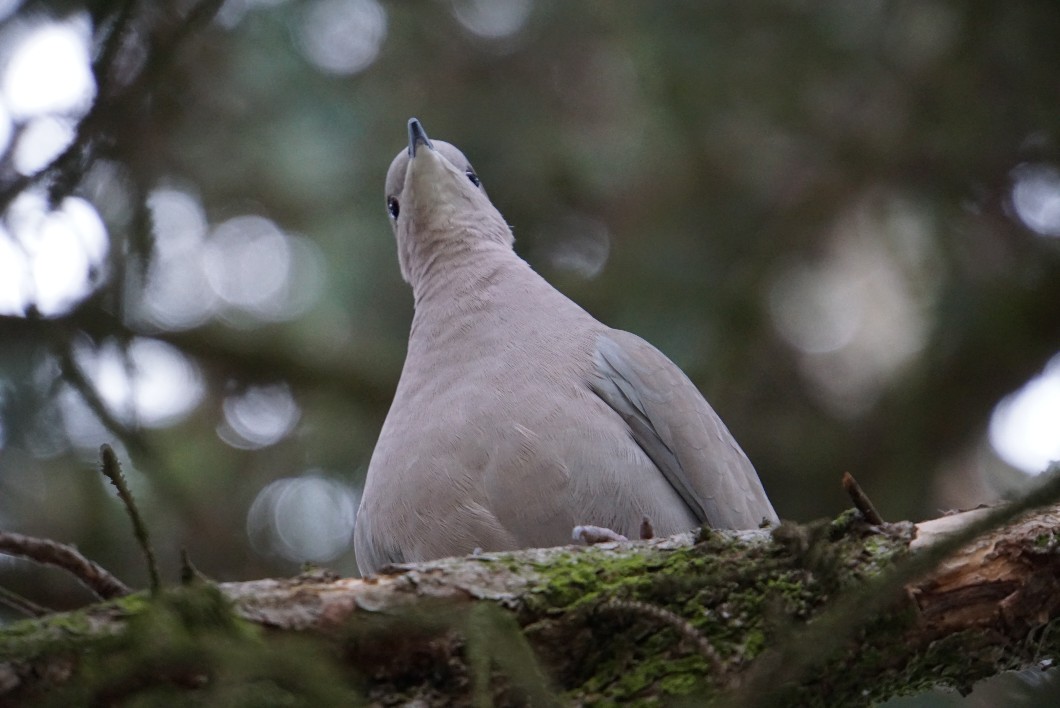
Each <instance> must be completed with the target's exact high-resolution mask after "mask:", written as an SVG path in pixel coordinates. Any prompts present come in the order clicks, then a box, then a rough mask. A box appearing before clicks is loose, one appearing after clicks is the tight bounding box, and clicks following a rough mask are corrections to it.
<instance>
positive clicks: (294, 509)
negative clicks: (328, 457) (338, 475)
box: [247, 473, 358, 563]
mask: <svg viewBox="0 0 1060 708" xmlns="http://www.w3.org/2000/svg"><path fill="white" fill-rule="evenodd" d="M357 503H358V497H357V494H356V492H354V490H353V489H352V488H351V487H349V486H348V485H346V484H343V483H342V482H339V481H337V480H334V479H330V478H328V477H325V476H323V475H322V474H319V473H309V474H306V475H303V476H301V477H288V478H284V479H278V480H276V481H274V482H272V483H270V484H269V485H268V486H266V487H265V488H264V489H262V490H261V492H259V493H258V496H257V498H255V499H254V503H253V504H251V506H250V510H249V511H248V512H247V535H248V536H249V537H250V541H251V544H252V545H253V546H254V548H255V550H257V552H258V553H261V554H262V555H266V556H271V555H278V556H281V557H283V558H286V559H287V560H290V561H294V562H296V563H303V562H306V561H312V562H324V561H330V560H332V559H334V558H336V557H338V556H339V555H340V554H341V553H342V552H343V551H345V550H346V549H347V548H348V547H349V545H350V541H351V539H352V536H353V523H354V515H355V513H356V511H357Z"/></svg>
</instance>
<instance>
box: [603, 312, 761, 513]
mask: <svg viewBox="0 0 1060 708" xmlns="http://www.w3.org/2000/svg"><path fill="white" fill-rule="evenodd" d="M591 385H592V388H593V391H594V392H595V393H596V394H597V395H598V396H599V397H600V398H601V399H602V400H603V401H604V402H605V403H607V405H608V406H610V407H611V408H612V409H613V410H614V411H615V412H616V413H618V414H619V415H620V416H621V417H622V419H623V420H625V422H626V424H627V425H628V426H629V431H630V435H631V436H632V438H633V440H634V441H635V442H636V443H637V444H638V445H639V446H640V447H641V449H643V450H644V452H645V453H646V454H647V456H648V457H649V458H650V459H651V461H652V462H653V463H655V466H656V467H657V468H658V469H659V471H660V472H661V473H662V474H663V475H664V476H665V477H666V480H667V481H668V482H669V483H670V485H671V486H672V487H673V488H674V490H675V491H677V493H678V494H679V495H680V497H681V499H683V500H684V502H685V504H686V505H687V506H688V508H689V509H690V510H691V511H692V513H693V515H694V516H695V517H696V518H697V519H698V520H699V521H700V523H703V524H709V525H710V526H713V527H718V528H753V527H756V526H758V525H759V524H760V523H761V522H762V521H763V519H764V520H766V521H769V522H771V523H775V522H776V521H777V516H776V512H774V511H773V507H772V505H771V504H770V503H769V499H768V497H767V496H766V493H765V490H763V489H762V484H761V482H760V481H759V479H758V474H757V473H756V472H755V470H754V467H753V466H752V465H751V462H750V461H749V460H748V459H747V456H746V455H744V453H743V450H741V449H740V447H739V445H737V444H736V441H735V440H734V439H733V437H732V434H731V433H729V430H728V429H727V428H726V427H725V424H724V423H723V422H722V421H721V419H720V418H719V417H718V415H717V413H715V412H714V410H713V409H712V408H711V407H710V405H709V404H708V403H707V402H706V400H705V399H704V398H703V396H702V395H701V394H700V393H699V391H698V390H697V389H696V387H695V386H694V385H693V384H692V382H691V381H690V380H689V379H688V377H687V376H685V375H684V373H683V372H682V371H681V370H680V369H679V368H677V366H676V365H675V364H674V363H673V362H671V361H670V360H669V359H667V358H666V356H665V355H664V354H663V353H662V352H660V351H659V350H658V349H656V348H655V347H653V346H651V345H650V344H648V343H647V342H645V341H644V340H643V339H641V338H640V337H637V336H636V335H633V334H630V333H628V332H622V331H620V330H611V331H610V332H608V333H606V334H602V335H600V337H599V339H598V341H597V350H596V376H595V377H594V378H593V380H592V383H591Z"/></svg>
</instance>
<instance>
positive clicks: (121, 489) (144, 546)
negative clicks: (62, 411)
mask: <svg viewBox="0 0 1060 708" xmlns="http://www.w3.org/2000/svg"><path fill="white" fill-rule="evenodd" d="M99 457H100V460H101V466H100V470H101V471H102V472H103V474H104V476H106V478H107V479H109V480H110V483H111V484H113V485H114V487H115V488H116V489H117V490H118V496H119V497H120V498H121V500H122V503H124V504H125V510H126V511H127V512H129V518H130V519H131V520H132V525H133V534H134V535H135V536H136V540H137V542H138V543H139V544H140V549H141V550H142V551H143V552H144V559H145V560H146V561H147V573H148V575H149V576H150V578H151V593H152V594H157V593H158V592H159V590H161V588H162V582H161V581H160V580H159V577H158V564H157V563H155V552H154V551H153V550H152V549H151V539H150V538H149V537H148V534H147V527H146V526H145V525H144V522H143V519H142V518H141V517H140V511H139V509H137V508H136V500H135V499H133V495H132V492H130V491H129V485H127V484H126V483H125V475H123V474H122V473H121V464H120V463H119V462H118V456H117V455H115V454H114V450H112V449H111V447H110V445H107V444H106V443H104V444H103V445H101V446H100V448H99Z"/></svg>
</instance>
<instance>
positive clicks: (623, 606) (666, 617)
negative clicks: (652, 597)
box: [597, 600, 727, 677]
mask: <svg viewBox="0 0 1060 708" xmlns="http://www.w3.org/2000/svg"><path fill="white" fill-rule="evenodd" d="M597 611H599V612H605V611H606V612H616V613H619V614H630V615H643V616H645V617H648V618H650V619H653V620H655V621H656V622H658V623H659V624H665V625H668V626H670V627H672V628H673V629H675V630H677V633H678V634H680V635H681V636H682V637H684V638H685V639H688V640H690V641H691V642H692V644H694V645H695V647H696V649H697V650H698V651H699V653H700V654H701V655H702V656H703V658H704V659H706V660H707V661H708V662H709V663H710V667H711V669H712V673H713V675H714V676H717V677H725V676H726V675H727V672H726V671H725V662H724V661H723V660H722V658H721V655H720V654H718V650H717V649H715V648H714V646H713V645H712V644H711V643H710V640H709V639H707V637H706V635H704V634H703V633H702V632H700V631H699V630H698V629H696V628H695V627H694V626H693V625H692V623H691V622H689V621H688V620H686V619H685V618H684V617H681V616H680V615H678V614H675V613H673V612H671V611H670V610H668V609H666V608H665V607H659V606H657V605H652V604H649V603H647V602H640V601H637V600H611V601H609V602H605V603H604V604H603V605H601V606H600V607H599V608H597Z"/></svg>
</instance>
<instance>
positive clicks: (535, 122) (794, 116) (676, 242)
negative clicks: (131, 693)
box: [0, 0, 1060, 705]
mask: <svg viewBox="0 0 1060 708" xmlns="http://www.w3.org/2000/svg"><path fill="white" fill-rule="evenodd" d="M218 4H219V3H212V4H211V3H201V4H196V3H191V2H174V3H159V4H154V3H126V2H105V1H97V2H23V3H19V2H12V1H11V0H7V1H6V2H3V1H0V17H3V24H2V26H0V148H2V150H3V154H2V158H0V188H2V196H0V206H3V207H4V209H5V211H4V215H3V221H2V222H0V224H2V227H0V445H2V447H0V526H2V527H3V528H5V529H8V530H14V531H19V532H22V533H27V534H34V535H39V536H45V537H48V538H52V539H55V540H58V541H63V542H71V543H76V544H77V545H78V546H79V547H80V548H81V550H82V551H84V552H85V553H86V554H87V555H89V556H90V557H92V558H94V559H95V560H97V561H99V562H100V563H102V564H103V565H104V566H106V567H108V568H109V569H111V570H112V571H114V572H115V573H116V574H117V575H119V576H120V577H122V578H123V579H125V580H126V581H128V582H130V583H131V584H134V585H137V586H143V585H144V584H145V582H146V573H145V571H144V569H143V564H142V562H141V559H140V555H139V552H138V551H137V549H136V546H135V542H134V540H133V537H132V534H131V533H130V532H129V528H128V524H127V520H126V518H125V514H124V511H123V509H122V508H121V506H120V505H119V503H118V502H117V500H116V499H115V495H114V494H113V492H112V490H110V489H109V488H108V487H107V485H106V484H105V482H104V480H103V479H102V478H101V477H100V475H98V474H96V473H95V469H96V467H97V464H98V463H97V451H98V447H99V445H100V444H101V443H104V442H108V443H111V444H112V445H114V446H115V447H116V448H117V449H118V451H119V455H120V456H121V457H122V459H123V460H124V461H125V467H126V472H127V474H128V475H129V477H130V479H131V482H132V484H133V488H134V491H135V493H136V494H137V496H138V499H139V501H140V504H141V506H142V510H143V513H144V514H145V516H146V518H147V520H148V523H149V526H150V529H151V531H152V533H153V535H154V542H155V546H156V551H157V553H158V555H159V557H160V559H161V561H162V563H163V571H164V573H165V574H166V576H167V578H168V579H169V580H171V581H172V580H174V579H175V578H176V575H177V569H178V562H177V556H178V551H179V549H180V548H186V549H187V550H188V552H189V554H190V556H191V558H192V560H193V562H194V563H195V564H196V565H197V566H198V567H199V568H200V569H201V570H202V571H203V572H205V573H207V574H208V575H210V576H212V577H215V578H218V579H221V580H240V579H251V578H258V577H263V576H268V575H278V574H290V573H292V572H296V571H297V569H298V568H299V565H300V563H301V562H302V561H315V562H318V563H322V564H325V565H327V566H329V567H332V568H334V569H336V570H338V571H339V572H342V573H346V574H353V573H355V572H356V566H355V562H354V558H353V553H352V545H351V544H350V530H351V529H352V521H353V513H354V510H355V509H356V503H357V493H358V490H359V488H360V485H361V484H362V482H363V475H364V471H365V469H366V467H367V462H368V459H369V456H370V454H371V451H372V446H373V444H374V441H375V436H376V435H377V433H378V430H379V426H380V424H381V422H382V419H383V416H384V415H385V413H386V409H387V406H388V403H389V398H390V395H391V394H392V392H393V389H394V386H395V385H396V382H397V377H398V373H399V371H400V368H401V364H402V359H403V355H404V347H405V342H406V336H407V332H408V326H409V322H410V318H411V307H412V304H411V293H410V291H409V290H408V288H407V286H406V285H405V284H404V283H403V282H402V281H401V278H400V275H399V273H398V267H397V259H396V254H395V249H394V243H393V238H392V235H391V233H390V228H389V225H388V222H387V218H386V212H385V209H384V199H383V178H384V175H385V172H386V168H387V166H388V165H389V163H390V160H391V159H392V157H393V156H394V154H395V153H397V152H398V151H399V150H401V149H403V147H404V145H405V143H406V136H405V123H406V121H407V119H408V118H409V117H410V116H417V117H418V118H420V119H421V120H422V121H423V123H424V125H425V126H426V128H427V131H428V132H429V134H430V135H431V136H432V137H436V138H440V139H444V140H447V141H449V142H452V143H455V144H456V145H458V146H460V147H461V148H462V149H463V150H464V152H465V153H466V154H467V155H468V156H469V157H470V159H471V160H472V161H473V163H474V164H475V168H476V170H477V172H478V174H479V175H480V177H481V178H482V180H483V182H484V184H485V186H486V188H487V190H488V191H489V194H490V196H491V197H492V199H493V201H494V203H495V204H496V205H497V206H498V208H499V209H500V210H501V212H502V213H503V214H504V215H505V217H506V218H507V219H508V221H509V222H510V223H511V224H512V225H513V229H514V232H515V235H516V249H517V251H518V252H519V253H520V254H521V255H522V256H523V257H525V258H526V259H527V260H528V261H529V262H530V263H531V264H532V265H533V266H534V267H535V268H536V269H537V270H539V271H540V272H541V273H543V274H544V275H545V277H546V278H547V279H549V280H550V281H551V282H552V283H554V284H555V285H556V286H557V287H558V288H559V289H561V290H562V291H563V292H565V293H566V294H568V295H569V296H570V297H571V298H573V299H574V300H575V301H577V302H579V303H580V304H582V305H583V306H584V307H585V308H586V309H588V310H589V311H590V312H591V313H592V314H594V315H595V316H596V317H597V318H598V319H600V320H602V321H604V322H606V323H608V324H610V325H612V326H615V327H618V328H622V329H627V330H630V331H633V332H636V333H637V334H639V335H641V336H643V337H645V338H646V339H648V340H649V341H651V342H653V343H654V344H656V345H657V346H658V347H659V348H661V349H662V350H663V351H664V352H666V353H667V354H668V355H669V356H670V357H671V358H673V359H674V360H675V361H676V362H677V363H678V364H679V365H680V366H682V367H683V368H684V369H685V371H686V372H687V373H688V374H689V375H690V376H691V378H692V379H693V380H694V381H695V382H696V383H697V384H698V385H699V386H700V388H701V390H702V391H703V392H704V393H705V394H706V396H707V398H708V399H709V400H710V401H711V402H712V404H713V405H714V406H715V408H716V409H717V410H718V411H719V413H720V414H721V415H722V417H723V418H724V419H725V421H726V422H727V424H728V425H729V427H730V429H731V430H732V431H733V433H734V435H735V436H736V437H737V439H738V440H739V441H740V443H741V444H742V446H743V447H744V449H745V450H746V451H747V453H748V455H749V456H750V458H751V459H752V461H753V462H754V463H755V465H756V467H757V469H758V471H759V474H760V476H761V477H762V480H763V482H764V484H765V487H766V489H767V491H768V492H769V494H770V496H771V498H772V500H773V503H774V505H775V507H776V508H777V511H778V513H779V514H780V515H781V516H782V517H784V518H788V519H794V520H799V521H806V520H810V519H814V518H818V517H822V516H834V515H835V514H837V513H838V512H840V511H841V510H843V509H844V508H846V507H847V506H848V501H847V499H846V498H845V497H844V494H843V493H842V491H841V488H840V485H839V479H840V476H841V474H842V473H843V472H844V471H850V472H851V473H852V474H854V476H855V477H856V478H857V479H858V480H859V481H860V482H861V484H862V486H863V487H864V488H865V490H866V491H867V493H868V494H869V496H870V497H871V498H872V499H873V500H874V501H875V503H876V505H877V506H878V508H879V510H880V511H881V513H882V515H883V516H884V517H885V518H887V519H891V520H897V519H913V520H917V519H923V518H928V517H933V516H937V515H938V514H939V513H940V511H941V510H944V509H950V508H958V507H971V506H975V505H977V504H980V503H989V502H993V501H996V500H997V499H999V498H1001V497H1004V496H1005V495H1008V494H1011V493H1013V492H1014V491H1016V490H1018V489H1020V488H1021V487H1022V486H1024V485H1025V484H1026V483H1027V481H1028V480H1029V479H1030V478H1031V474H1030V473H1033V472H1034V471H1037V470H1038V469H1041V468H1042V467H1044V463H1045V461H1046V460H1047V459H1048V457H1049V454H1050V452H1051V451H1056V452H1057V454H1056V455H1054V456H1057V457H1060V403H1058V400H1060V383H1058V381H1060V364H1055V363H1054V364H1053V365H1052V366H1049V362H1050V360H1051V359H1052V358H1053V357H1054V356H1055V355H1056V354H1057V352H1058V351H1060V240H1058V239H1057V236H1060V149H1058V145H1057V139H1058V137H1060V136H1058V130H1060V41H1058V40H1057V38H1058V37H1060V6H1058V5H1056V3H1053V2H1029V1H1028V2H1021V1H1015V2H1006V3H990V2H970V1H967V0H960V1H958V0H952V1H947V0H929V1H912V0H910V1H905V2H902V1H894V2H888V1H883V0H872V1H865V2H857V3H851V2H843V1H840V0H831V1H821V2H804V1H800V0H788V1H780V0H770V1H769V2H762V3H744V2H715V3H700V2H630V3H605V2H560V1H559V0H496V1H492V2H491V1H487V0H452V1H451V2H442V1H438V2H426V1H424V2H377V1H376V0H305V1H303V2H296V1H294V0H289V1H286V2H285V1H284V0H228V1H227V2H224V3H223V4H220V7H219V10H218V8H216V7H213V6H211V5H218ZM126 7H131V8H132V11H131V13H130V14H129V15H127V16H125V15H122V12H123V8H126ZM215 10H217V12H216V14H213V13H214V11H215ZM114 28H118V29H120V30H121V31H120V32H119V33H118V34H117V35H114V36H115V37H117V39H114V40H113V41H108V39H107V38H108V36H110V35H109V34H108V33H110V32H111V30H113V29H114ZM92 69H94V72H93V70H92ZM86 114H87V116H88V119H86V120H84V122H83V123H82V124H81V125H82V128H81V130H80V132H79V131H78V128H77V126H78V121H79V120H81V119H82V118H84V116H86ZM71 140H72V141H73V143H72V144H73V147H72V148H70V150H69V151H68V153H67V156H66V157H65V158H61V159H60V161H59V164H57V165H55V169H51V170H46V172H45V173H44V174H43V175H40V176H39V177H36V178H31V177H32V176H34V175H37V173H38V171H40V170H41V168H43V167H45V166H46V165H48V164H49V161H51V160H52V159H53V158H54V157H55V156H56V155H57V154H59V153H60V152H61V151H62V150H63V149H64V146H66V145H68V144H70V141H71ZM1054 361H1055V360H1054ZM1043 372H1044V374H1043ZM1028 382H1033V383H1032V384H1031V387H1030V388H1029V389H1024V393H1025V394H1027V395H1024V396H1023V397H1022V400H1021V401H1017V398H1008V399H1006V398H1005V397H1006V396H1009V395H1010V394H1013V392H1016V391H1018V390H1020V389H1021V387H1024V386H1025V385H1027V384H1028ZM1049 392H1052V393H1051V395H1047V394H1049ZM1032 393H1033V394H1034V395H1031V394H1032ZM1003 399H1004V400H1005V403H1003V404H1002V405H1001V407H1000V408H999V407H998V405H999V403H1001V402H1002V401H1003ZM1032 399H1033V401H1034V402H1035V405H1031V404H1030V403H1028V401H1031V400H1032ZM1017 402H1019V405H1017ZM992 421H993V423H992ZM1043 441H1044V442H1043ZM0 582H3V584H4V585H5V586H7V587H11V588H12V589H15V590H18V591H19V592H21V593H23V594H25V595H27V596H30V597H32V598H34V599H35V600H37V601H38V602H41V603H43V604H45V605H49V606H55V607H69V606H73V605H77V604H80V603H83V602H85V601H86V600H87V597H88V596H87V594H86V593H85V592H84V591H83V590H81V589H80V588H78V587H77V586H76V585H75V584H74V583H73V582H70V581H68V580H67V579H66V578H64V577H62V576H61V575H60V574H58V573H51V572H47V571H42V570H40V569H38V568H35V567H33V566H30V565H29V564H26V563H22V562H17V561H10V560H3V561H2V562H0ZM1012 685H1015V686H1016V688H1014V689H1013V688H1012V687H1011V686H1009V687H1007V688H1004V689H996V688H995V689H993V690H995V691H999V692H1000V693H997V694H996V695H1005V696H1008V699H1011V700H1016V698H1015V693H1020V692H1022V691H1024V690H1025V689H1026V685H1025V683H1024V682H1017V684H1012ZM989 690H991V689H987V693H986V694H985V695H986V696H987V698H985V699H984V698H977V696H981V695H983V692H982V691H977V692H976V694H973V696H972V698H970V699H968V700H967V701H966V703H967V704H968V705H978V704H981V705H989V704H990V703H977V702H976V701H980V702H981V701H983V700H987V701H989V700H993V699H991V698H990V696H991V695H993V694H990V693H989ZM1013 691H1015V693H1013ZM917 700H918V701H922V702H920V703H917V705H927V704H929V703H930V704H932V705H935V704H941V703H940V702H945V701H948V700H949V699H947V698H943V697H940V696H932V697H929V698H924V699H917ZM953 700H954V701H956V699H953ZM1028 700H1031V699H1028ZM1034 700H1037V699H1034ZM923 701H926V702H923ZM902 705H913V704H911V703H902Z"/></svg>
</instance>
